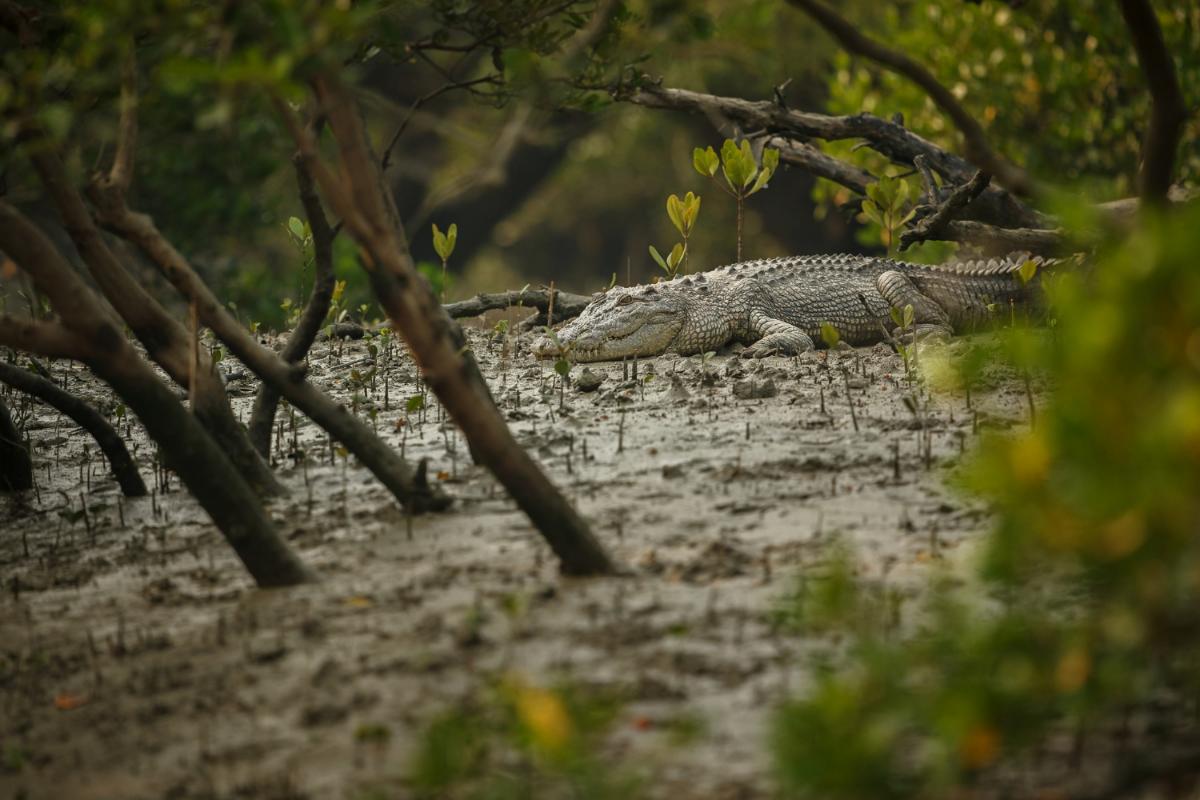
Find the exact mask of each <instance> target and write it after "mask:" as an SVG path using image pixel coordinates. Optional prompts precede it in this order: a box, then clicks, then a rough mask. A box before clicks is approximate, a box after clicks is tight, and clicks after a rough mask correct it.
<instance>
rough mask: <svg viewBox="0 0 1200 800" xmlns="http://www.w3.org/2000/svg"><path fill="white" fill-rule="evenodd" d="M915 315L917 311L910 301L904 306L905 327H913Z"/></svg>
mask: <svg viewBox="0 0 1200 800" xmlns="http://www.w3.org/2000/svg"><path fill="white" fill-rule="evenodd" d="M915 317H916V313H915V312H914V311H913V307H912V303H909V304H908V305H906V306H905V307H904V327H906V328H911V327H912V324H913V319H915Z"/></svg>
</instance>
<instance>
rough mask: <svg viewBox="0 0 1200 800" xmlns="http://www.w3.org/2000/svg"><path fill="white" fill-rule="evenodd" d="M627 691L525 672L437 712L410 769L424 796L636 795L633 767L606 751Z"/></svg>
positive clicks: (622, 799)
mask: <svg viewBox="0 0 1200 800" xmlns="http://www.w3.org/2000/svg"><path fill="white" fill-rule="evenodd" d="M620 710H621V704H620V702H619V699H618V698H616V697H611V696H608V695H606V694H605V693H603V692H598V691H594V690H593V691H585V690H583V689H581V688H580V687H577V686H570V685H562V686H556V687H553V688H547V687H543V686H538V685H536V684H533V683H530V682H528V681H527V680H525V679H524V678H521V677H520V676H517V675H510V676H508V677H506V678H504V679H502V680H500V681H497V682H496V683H495V684H494V685H493V686H491V687H490V688H489V689H487V690H484V691H482V692H480V693H478V694H477V695H475V696H472V697H471V698H469V699H467V700H466V701H464V702H462V703H460V704H459V705H458V706H456V707H455V708H453V709H451V710H449V711H447V712H444V713H443V714H441V715H440V716H438V717H437V718H436V719H434V720H433V721H432V722H431V723H430V724H429V725H428V726H427V727H426V729H425V731H424V733H423V735H422V737H421V740H420V743H419V744H418V746H417V753H416V757H415V759H414V761H413V763H412V766H411V768H410V770H409V775H408V782H409V784H410V786H411V788H412V790H413V791H414V792H415V794H416V796H418V797H439V798H472V799H475V798H477V799H478V800H484V799H485V798H520V797H580V798H588V799H589V800H605V798H612V799H613V800H631V798H633V797H636V796H638V795H639V794H640V792H639V791H638V789H639V784H640V781H639V779H638V778H637V776H636V775H634V774H633V773H631V772H629V771H626V770H623V769H621V768H614V767H613V765H612V763H611V762H610V761H608V760H606V759H604V758H603V757H602V756H601V753H602V752H603V742H604V738H605V736H606V735H608V734H609V733H610V732H611V730H612V727H613V725H614V723H615V722H616V721H617V719H618V715H619V712H620Z"/></svg>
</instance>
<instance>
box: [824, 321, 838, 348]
mask: <svg viewBox="0 0 1200 800" xmlns="http://www.w3.org/2000/svg"><path fill="white" fill-rule="evenodd" d="M821 339H822V340H823V341H824V342H825V346H826V347H828V348H830V349H831V350H832V349H833V348H835V347H837V345H838V342H840V341H841V340H842V334H841V333H839V332H838V329H837V328H835V327H834V326H833V324H832V323H829V322H822V323H821Z"/></svg>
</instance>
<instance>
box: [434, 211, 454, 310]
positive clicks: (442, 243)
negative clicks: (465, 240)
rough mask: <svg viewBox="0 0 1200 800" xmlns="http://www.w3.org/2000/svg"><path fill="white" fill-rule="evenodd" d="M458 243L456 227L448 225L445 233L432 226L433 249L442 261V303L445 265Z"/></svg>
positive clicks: (444, 288) (444, 298)
mask: <svg viewBox="0 0 1200 800" xmlns="http://www.w3.org/2000/svg"><path fill="white" fill-rule="evenodd" d="M457 243H458V225H457V224H456V223H453V222H452V223H450V227H449V228H448V229H447V230H446V232H445V233H442V232H441V231H440V230H438V226H437V224H436V223H435V224H434V226H433V249H434V250H435V251H437V254H438V258H440V259H441V260H442V280H441V284H440V286H439V288H440V289H441V295H442V303H443V304H444V303H445V302H446V265H447V264H448V263H449V261H450V256H451V254H453V253H454V245H455V244H457Z"/></svg>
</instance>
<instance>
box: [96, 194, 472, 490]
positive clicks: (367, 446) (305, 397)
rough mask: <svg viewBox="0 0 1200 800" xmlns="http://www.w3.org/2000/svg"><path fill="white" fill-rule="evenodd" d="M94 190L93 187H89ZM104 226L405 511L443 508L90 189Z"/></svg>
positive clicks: (143, 223) (153, 232) (131, 219)
mask: <svg viewBox="0 0 1200 800" xmlns="http://www.w3.org/2000/svg"><path fill="white" fill-rule="evenodd" d="M93 188H94V187H93ZM93 198H94V199H95V200H96V201H97V205H99V206H101V211H100V212H99V213H100V216H101V219H102V221H103V222H104V224H105V225H107V226H108V227H110V228H112V229H113V230H115V231H116V232H117V233H118V234H120V235H121V236H122V237H124V238H125V239H127V240H129V241H130V242H131V243H133V244H134V245H135V246H137V247H138V249H140V250H141V251H142V253H143V254H144V255H145V256H146V257H147V258H149V259H150V261H151V262H152V263H153V264H155V265H156V266H157V267H158V268H159V270H160V271H161V272H162V274H163V276H164V277H166V279H167V280H168V281H170V282H171V284H172V285H173V286H175V288H176V289H178V290H179V292H180V294H182V295H183V296H184V297H185V298H186V299H187V300H188V301H189V302H190V303H194V304H195V306H196V311H197V313H198V314H199V316H200V319H201V320H203V322H204V324H205V325H207V326H208V327H209V328H210V329H211V330H212V332H213V333H215V334H216V335H217V338H218V339H220V340H221V341H222V342H224V343H225V345H226V346H227V347H228V348H229V351H230V352H231V353H233V354H234V355H235V356H237V357H238V358H239V359H241V361H242V363H243V364H245V365H246V367H247V368H248V369H250V370H251V371H252V372H254V373H255V374H256V375H258V377H259V378H261V379H262V380H263V381H265V382H267V383H269V384H271V386H272V387H273V388H275V390H277V391H278V392H279V393H280V394H282V395H283V396H284V397H286V398H287V400H288V402H289V403H291V404H292V405H293V406H295V407H296V408H298V409H300V411H301V412H303V413H304V414H305V415H307V416H308V418H309V419H311V420H312V421H313V422H315V423H317V424H318V425H320V426H321V427H322V428H324V429H325V430H326V431H328V432H329V434H330V435H331V436H333V438H334V439H337V440H338V441H339V442H341V443H342V444H343V445H345V447H346V449H347V450H349V451H350V452H351V453H353V454H354V455H355V457H356V458H357V459H358V460H359V461H361V462H362V463H363V465H364V466H366V468H367V469H369V470H371V472H372V473H373V474H374V475H375V477H377V478H378V479H379V480H380V482H382V483H383V485H384V486H386V487H387V488H388V490H389V491H391V493H392V495H393V496H394V497H395V498H396V500H397V501H399V503H400V504H401V505H402V506H404V507H405V508H406V509H409V510H412V511H429V510H439V509H443V508H446V507H447V506H448V505H449V503H450V500H449V498H447V497H446V495H445V494H444V493H443V492H441V491H440V490H439V489H437V488H436V487H431V486H429V485H428V484H427V483H426V482H425V481H424V480H418V475H417V474H415V473H414V472H413V470H412V468H411V467H409V465H408V464H407V463H406V462H405V461H404V459H402V458H400V455H399V453H397V452H396V451H395V450H393V449H392V448H391V447H389V446H388V445H387V444H385V443H384V442H383V440H382V439H380V438H379V437H378V436H376V435H375V433H374V432H373V431H372V430H371V429H370V428H369V427H368V426H367V425H366V424H365V423H364V422H363V421H362V420H360V419H358V418H357V417H355V416H354V415H353V414H351V413H350V412H349V411H347V410H346V408H345V407H344V406H342V405H339V404H338V403H335V402H334V401H333V400H331V399H330V398H329V397H328V395H326V394H325V393H324V392H322V391H321V390H320V389H318V388H317V387H316V386H313V385H312V384H311V383H309V382H308V381H307V380H305V378H304V370H303V369H302V368H301V367H299V366H298V365H295V364H288V363H286V362H284V361H283V360H281V359H280V358H279V357H278V356H277V355H276V354H275V353H273V352H272V351H270V350H268V349H267V348H265V347H263V346H262V345H261V344H259V343H258V342H257V341H255V339H254V337H252V336H251V335H250V334H249V333H248V332H247V331H246V329H245V328H243V327H242V325H241V324H240V323H239V322H238V321H237V320H236V319H234V318H233V317H232V316H231V315H230V314H229V312H228V311H226V310H225V308H224V306H222V305H221V303H220V302H219V301H218V300H217V298H216V297H215V296H214V295H213V293H212V291H211V290H210V289H209V288H208V287H207V286H206V285H205V284H204V281H202V280H201V279H200V276H198V275H197V274H196V272H195V270H193V269H192V267H191V265H190V264H189V263H188V262H187V259H185V258H184V257H183V255H181V254H180V252H179V251H178V250H176V249H175V248H174V246H172V245H171V243H170V242H168V241H167V240H166V238H165V237H164V236H163V235H162V234H161V233H160V232H159V230H158V228H157V227H155V225H154V221H153V220H152V219H150V217H148V216H146V215H145V214H138V213H135V212H133V211H130V210H129V209H128V208H126V207H124V205H122V204H123V202H124V201H123V199H121V198H114V197H113V196H106V195H104V194H103V193H102V192H93Z"/></svg>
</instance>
